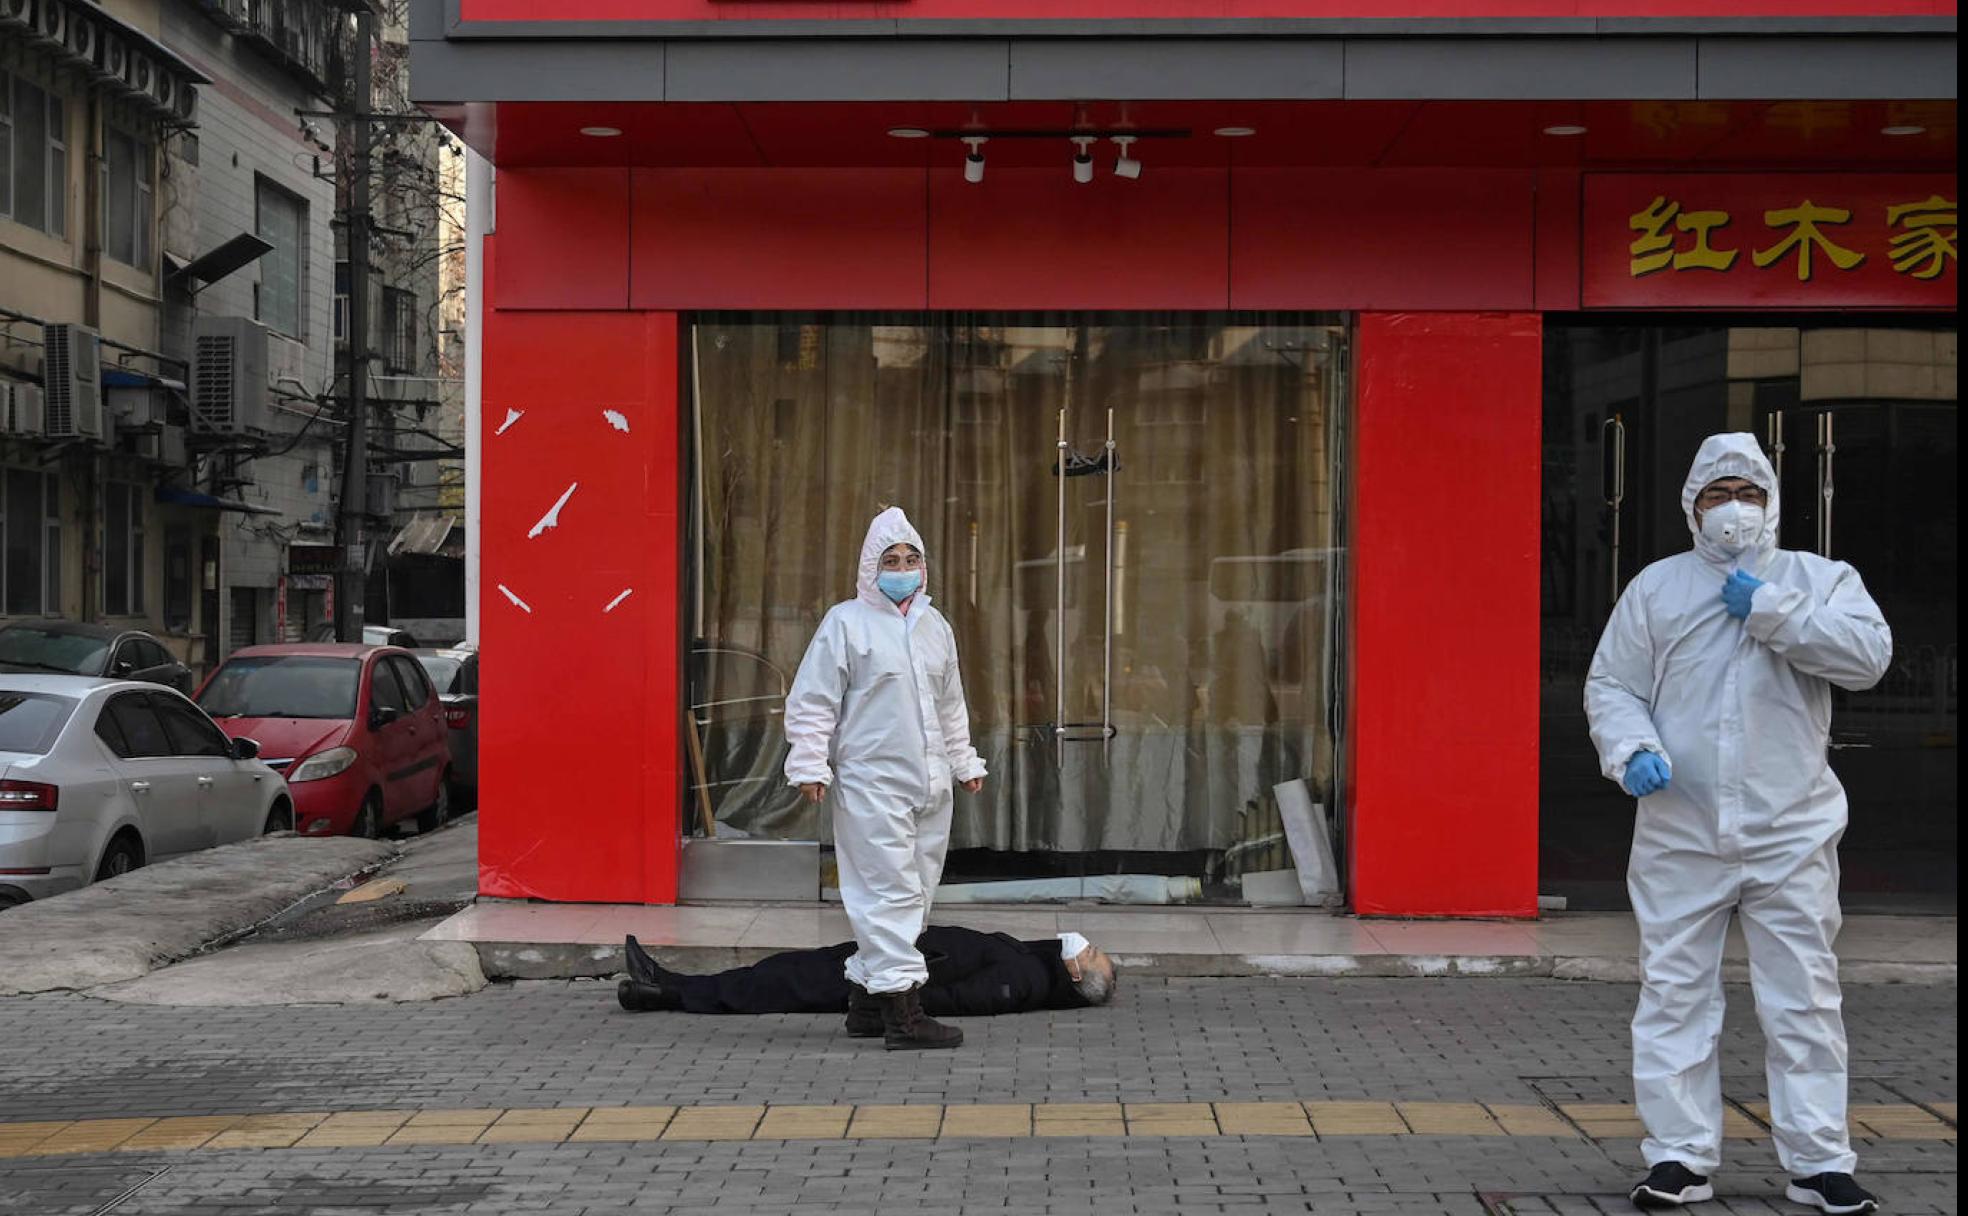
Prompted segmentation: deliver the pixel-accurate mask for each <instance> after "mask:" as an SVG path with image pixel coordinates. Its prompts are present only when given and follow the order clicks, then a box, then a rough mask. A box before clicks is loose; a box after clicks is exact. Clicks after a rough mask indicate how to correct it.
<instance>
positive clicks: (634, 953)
mask: <svg viewBox="0 0 1968 1216" xmlns="http://www.w3.org/2000/svg"><path fill="white" fill-rule="evenodd" d="M622 957H623V959H625V960H626V961H627V962H628V968H629V978H630V979H632V980H640V981H642V982H643V983H645V984H660V983H662V982H663V969H662V968H661V967H660V966H658V965H657V963H656V960H655V959H654V958H651V957H650V955H649V951H647V950H644V949H643V948H642V943H641V942H639V941H637V940H636V939H635V934H633V933H631V934H630V935H629V936H628V938H627V939H626V940H625V941H623V943H622Z"/></svg>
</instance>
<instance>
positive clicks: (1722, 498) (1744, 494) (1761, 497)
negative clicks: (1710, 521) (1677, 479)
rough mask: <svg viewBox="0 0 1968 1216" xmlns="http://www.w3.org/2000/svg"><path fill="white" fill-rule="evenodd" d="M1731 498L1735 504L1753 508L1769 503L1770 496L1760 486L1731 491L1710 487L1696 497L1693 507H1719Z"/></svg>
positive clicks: (1743, 487)
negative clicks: (1744, 504) (1743, 504)
mask: <svg viewBox="0 0 1968 1216" xmlns="http://www.w3.org/2000/svg"><path fill="white" fill-rule="evenodd" d="M1732 498H1733V499H1735V500H1736V501H1737V502H1745V503H1748V504H1749V505H1751V506H1753V507H1760V506H1764V505H1765V504H1767V503H1768V502H1769V501H1770V496H1769V495H1768V494H1767V493H1765V492H1764V490H1763V487H1762V486H1738V487H1736V488H1735V489H1733V490H1731V489H1728V488H1726V487H1718V486H1710V487H1709V488H1708V489H1706V490H1703V491H1702V492H1701V493H1700V494H1698V495H1696V497H1695V505H1696V506H1698V507H1719V506H1721V505H1722V504H1723V503H1725V502H1728V501H1729V500H1730V499H1732Z"/></svg>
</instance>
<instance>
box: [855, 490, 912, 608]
mask: <svg viewBox="0 0 1968 1216" xmlns="http://www.w3.org/2000/svg"><path fill="white" fill-rule="evenodd" d="M903 544H908V545H914V546H915V547H916V552H918V553H920V554H922V555H923V581H922V586H921V587H919V588H917V590H916V596H917V597H918V599H919V601H920V602H922V603H928V602H929V550H927V549H925V548H923V542H922V534H921V533H919V532H917V531H916V529H915V525H913V524H911V523H910V522H909V517H908V516H907V515H904V514H903V513H902V508H901V507H890V508H888V509H887V510H886V511H883V512H882V513H881V514H880V515H877V516H875V519H874V522H873V523H870V524H869V525H868V539H866V540H864V541H862V542H861V566H860V568H859V570H858V571H857V572H856V574H855V576H854V593H855V595H856V597H858V598H859V599H860V600H861V601H862V602H863V603H867V604H872V605H874V606H875V607H877V608H886V609H888V610H889V611H890V612H899V611H900V609H899V608H897V607H896V606H895V604H894V603H893V602H891V601H890V600H889V598H888V597H887V596H885V595H883V594H882V593H881V588H880V587H878V586H876V585H875V576H876V575H878V574H880V573H881V558H882V554H883V553H886V552H887V551H888V549H889V547H890V546H891V545H903Z"/></svg>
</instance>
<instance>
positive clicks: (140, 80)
mask: <svg viewBox="0 0 1968 1216" xmlns="http://www.w3.org/2000/svg"><path fill="white" fill-rule="evenodd" d="M156 75H157V65H156V64H154V63H152V62H151V61H150V56H148V55H138V54H132V55H131V56H130V71H129V73H128V74H127V75H125V76H124V77H123V83H124V84H127V85H129V86H130V87H131V88H132V89H135V90H136V91H137V92H139V93H148V92H150V89H151V84H152V78H153V77H155V76H156Z"/></svg>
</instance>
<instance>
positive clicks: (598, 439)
mask: <svg viewBox="0 0 1968 1216" xmlns="http://www.w3.org/2000/svg"><path fill="white" fill-rule="evenodd" d="M1031 7H1032V10H1033V11H1031V12H1023V11H1014V9H1013V8H1012V7H1011V6H1004V5H991V4H979V3H976V0H909V2H906V3H887V4H829V5H823V6H822V5H812V4H808V3H799V2H789V3H737V2H734V0H639V2H631V0H571V2H569V3H564V4H561V5H559V6H556V7H555V9H554V16H553V18H552V19H542V18H541V17H539V16H538V14H537V6H534V5H530V4H519V3H515V2H513V0H450V2H449V3H448V4H446V5H445V6H442V10H441V17H442V20H441V21H440V20H439V15H440V14H439V12H438V11H437V10H439V6H431V8H432V10H433V12H431V13H427V14H425V15H424V17H423V18H422V20H423V27H422V28H421V29H418V30H414V31H413V36H414V37H415V38H416V39H417V41H416V42H415V43H414V46H415V48H416V50H415V55H416V58H415V59H413V91H415V92H416V94H417V96H418V97H419V99H420V100H422V101H423V102H424V103H425V104H426V105H427V106H429V107H430V108H431V109H432V110H433V111H434V112H435V113H437V114H438V115H439V116H440V117H442V118H444V119H445V121H447V122H448V123H450V124H451V125H453V127H454V129H456V130H458V131H459V132H460V133H461V134H462V135H463V136H464V137H465V138H466V139H467V141H468V142H469V143H471V145H472V146H473V147H474V148H475V149H476V150H477V151H479V152H480V153H481V154H483V155H485V156H486V157H488V158H489V159H490V160H492V161H493V162H494V163H495V164H496V166H497V179H496V180H497V192H496V211H495V216H494V220H493V222H492V224H491V233H490V235H488V236H487V237H486V238H485V240H484V266H485V268H486V273H485V279H484V283H485V286H484V292H483V295H482V300H483V304H484V311H483V326H484V328H483V347H482V348H483V352H484V353H483V356H482V357H483V373H482V375H483V380H482V384H483V389H482V403H481V408H480V417H481V421H482V431H481V432H480V436H479V441H480V443H481V445H482V446H481V451H482V456H481V465H480V468H481V477H482V491H481V493H482V504H483V505H482V515H481V518H480V520H479V521H477V523H476V525H475V531H476V533H477V535H478V536H479V537H480V538H481V546H482V549H481V557H480V562H481V565H480V570H481V573H480V581H481V586H482V589H483V591H482V598H481V614H482V615H481V619H480V642H481V645H482V646H483V648H484V649H485V651H487V652H488V657H489V661H488V663H487V668H486V672H485V675H484V683H485V688H484V690H483V703H484V706H485V709H484V716H483V720H482V723H481V731H482V737H483V743H484V747H483V750H482V757H483V759H482V764H483V765H484V768H485V772H484V776H483V778H482V784H481V789H482V791H483V794H482V798H483V803H482V815H481V829H480V830H481V835H480V851H481V852H480V867H481V883H480V886H481V891H482V892H483V893H484V894H486V895H491V896H502V897H513V898H540V899H550V900H570V901H611V902H613V901H620V902H646V903H669V902H674V901H675V900H676V898H677V894H678V867H679V857H680V855H681V851H682V839H683V837H684V836H685V835H686V834H688V833H689V832H690V831H691V830H692V828H693V826H694V820H695V815H696V812H695V808H694V802H693V796H692V792H691V791H692V788H693V778H692V772H693V762H694V761H693V757H692V755H691V749H692V747H693V746H695V745H697V743H699V742H701V741H693V740H691V739H688V738H686V736H685V733H684V731H683V730H680V729H678V727H677V723H679V722H681V721H682V720H683V706H684V704H685V701H686V698H687V696H688V695H689V694H688V693H687V690H686V687H685V686H686V684H687V682H688V679H689V675H688V671H689V661H690V660H689V659H688V658H687V657H686V656H688V655H690V654H692V653H693V647H695V646H698V645H699V644H700V642H699V640H698V639H699V636H700V634H701V622H699V623H692V622H691V621H690V620H689V619H688V617H689V616H690V606H689V605H690V600H691V597H692V595H693V590H692V587H693V577H695V578H697V579H701V578H702V577H703V573H702V569H701V563H702V558H701V555H700V556H699V557H698V558H696V559H693V556H692V551H691V550H692V546H693V545H694V544H695V545H701V544H702V543H703V538H702V533H701V531H693V529H694V528H696V529H701V527H702V525H701V523H697V522H693V511H696V510H700V508H697V507H694V506H693V502H692V498H691V494H690V492H689V490H688V487H689V486H691V485H693V484H697V485H701V484H702V483H701V479H699V478H698V474H697V473H696V471H695V466H696V465H697V464H698V463H701V462H703V461H706V460H712V461H714V460H716V459H717V457H716V456H715V455H714V454H713V455H710V456H706V455H703V454H702V453H701V452H700V451H699V448H698V446H693V442H692V434H693V426H698V425H701V422H698V423H693V409H692V401H693V397H692V393H693V392H694V391H697V390H695V389H693V383H694V381H693V369H695V368H698V367H699V366H700V365H701V362H702V359H703V356H702V354H701V353H698V352H694V350H693V348H694V347H696V346H697V343H696V341H695V339H694V338H693V328H692V327H693V326H694V325H702V324H703V323H704V318H707V317H715V316H718V315H722V314H735V313H743V314H748V315H781V316H797V317H801V318H806V319H807V320H809V321H811V322H812V323H813V324H814V325H815V326H824V325H825V324H827V323H828V318H845V317H849V316H857V315H870V316H880V317H885V318H891V319H893V318H935V317H947V316H977V315H985V316H1006V317H1009V316H1020V317H1031V316H1039V317H1042V318H1043V317H1060V316H1067V315H1073V316H1079V315H1095V316H1098V317H1100V318H1103V319H1104V320H1103V323H1107V322H1112V321H1113V320H1114V319H1116V318H1126V317H1128V316H1132V315H1139V314H1145V313H1154V314H1184V315H1208V316H1217V317H1229V318H1232V319H1233V320H1235V319H1237V318H1244V317H1253V316H1259V315H1276V314H1288V315H1291V316H1296V317H1304V316H1309V315H1311V314H1321V315H1329V314H1340V315H1342V316H1343V318H1344V320H1343V322H1342V323H1341V326H1340V327H1341V328H1342V329H1343V330H1344V333H1345V341H1346V343H1347V350H1348V356H1347V361H1346V367H1345V384H1346V386H1347V387H1346V391H1345V401H1346V410H1345V417H1344V427H1345V445H1344V449H1343V450H1344V477H1343V487H1344V488H1343V492H1342V495H1341V496H1342V498H1343V502H1342V503H1341V504H1340V507H1339V509H1338V510H1337V512H1336V514H1337V515H1338V516H1340V517H1343V520H1344V526H1343V532H1342V533H1341V535H1340V537H1339V543H1338V544H1337V545H1335V546H1334V547H1335V548H1336V549H1339V550H1343V552H1344V554H1345V562H1344V567H1343V579H1342V580H1341V581H1340V582H1338V583H1336V584H1335V585H1336V586H1339V587H1343V589H1344V590H1343V595H1344V608H1343V613H1341V614H1340V616H1338V617H1335V619H1336V620H1339V621H1341V622H1342V623H1341V624H1340V625H1339V626H1336V627H1337V628H1340V629H1341V630H1342V634H1341V636H1342V638H1343V642H1342V645H1341V650H1340V653H1341V654H1342V656H1343V659H1342V661H1338V662H1336V663H1335V665H1334V667H1333V668H1332V670H1331V672H1330V674H1331V676H1332V678H1333V679H1334V680H1335V681H1336V682H1338V684H1339V687H1338V688H1336V689H1335V690H1334V691H1333V693H1332V696H1333V698H1334V702H1333V703H1334V704H1336V705H1338V706H1340V707H1341V708H1342V710H1343V714H1344V723H1343V729H1341V728H1336V729H1335V730H1334V733H1333V736H1332V738H1333V739H1335V740H1338V741H1339V743H1338V746H1339V747H1340V748H1341V750H1342V751H1343V756H1341V757H1339V758H1336V759H1335V760H1334V762H1333V767H1334V770H1335V771H1336V772H1337V773H1339V774H1342V775H1340V776H1335V777H1333V779H1332V786H1331V789H1332V796H1333V797H1334V798H1335V799H1336V800H1337V805H1338V806H1339V807H1340V808H1341V815H1340V817H1339V818H1340V820H1341V825H1340V826H1341V829H1342V830H1341V832H1340V838H1341V840H1342V841H1343V851H1344V860H1343V868H1344V871H1345V875H1346V896H1347V902H1348V904H1349V906H1350V907H1351V908H1352V909H1353V910H1355V911H1356V912H1358V913H1360V914H1363V915H1409V916H1514V917H1524V916H1533V915H1535V914H1536V911H1537V896H1538V893H1539V889H1540V888H1539V874H1538V845H1539V822H1538V816H1539V714H1540V683H1539V678H1540V633H1539V597H1540V590H1539V579H1540V560H1539V554H1540V546H1541V544H1542V542H1543V536H1542V532H1541V529H1542V526H1543V525H1542V522H1541V517H1540V508H1539V503H1540V485H1541V481H1542V479H1543V478H1544V476H1545V472H1544V466H1543V463H1542V449H1541V444H1542V442H1543V441H1542V438H1541V409H1540V401H1541V395H1542V392H1543V379H1544V374H1545V373H1544V332H1545V327H1546V324H1547V318H1549V317H1552V316H1554V315H1561V314H1562V315H1577V314H1582V313H1590V312H1593V311H1605V312H1609V313H1642V312H1650V311H1654V310H1686V311H1695V310H1700V311H1703V312H1708V313H1714V312H1721V311H1730V310H1760V311H1765V312H1767V311H1770V310H1782V311H1784V312H1786V313H1806V314H1808V313H1828V314H1829V313H1839V314H1852V313H1855V312H1860V311H1866V310H1871V311H1877V312H1879V313H1881V314H1885V313H1892V314H1898V315H1905V314H1909V313H1940V314H1945V313H1949V312H1951V311H1952V310H1953V309H1954V307H1955V303H1954V300H1955V293H1956V277H1955V276H1956V270H1955V263H1954V256H1953V253H1952V246H1951V244H1950V242H1951V241H1952V240H1953V223H1954V218H1953V208H1954V202H1953V200H1954V199H1955V198H1956V195H1955V176H1954V174H1955V161H1954V151H1953V144H1954V101H1953V87H1954V86H1953V66H1952V57H1953V46H1954V34H1953V29H1954V25H1953V22H1954V7H1953V5H1952V4H1940V3H1932V2H1928V0H1902V2H1900V3H1835V2H1829V0H1825V2H1812V3H1806V2H1802V0H1796V2H1779V0H1746V2H1741V3H1733V4H1729V5H1727V6H1723V7H1726V8H1727V9H1728V12H1729V16H1727V17H1719V16H1718V15H1717V13H1716V9H1717V7H1718V6H1716V5H1713V4H1705V5H1685V4H1674V3H1646V2H1645V0H1631V2H1628V3H1623V4H1610V5H1579V4H1577V3H1535V2H1529V0H1527V2H1524V3H1495V2H1492V3H1482V4H1470V3H1465V2H1463V0H1457V2H1455V3H1442V4H1418V5H1409V6H1405V7H1406V9H1407V10H1409V11H1405V12H1403V13H1402V14H1401V15H1399V16H1394V15H1390V14H1389V13H1388V12H1387V11H1386V10H1385V9H1384V8H1383V9H1376V10H1375V13H1374V14H1373V15H1372V17H1371V19H1369V18H1367V17H1365V16H1363V14H1362V13H1360V12H1357V11H1353V9H1351V8H1349V7H1348V6H1343V5H1335V4H1330V3H1320V2H1319V0H1272V2H1270V3H1264V4H1246V3H1230V4H1214V5H1208V6H1200V5H1189V4H1166V5H1162V4H1154V3H1149V2H1147V0H1134V2H1133V3H1116V2H1113V0H1082V2H1080V3H1077V4H1069V5H1060V4H1053V5H1046V6H1031ZM1040 9H1043V10H1044V11H1043V12H1040V11H1039V10H1040ZM1943 59H1944V60H1945V67H1943V66H1942V62H1943ZM1914 128H1918V130H1913V129H1914ZM584 130H585V131H586V132H588V133H586V134H584V133H583V132H584ZM898 131H900V132H902V133H903V134H902V135H898V134H896V132H898ZM607 132H614V134H608V133H607ZM914 132H921V133H923V137H921V138H914V137H910V136H911V133H914ZM1132 132H1141V133H1143V134H1141V135H1140V136H1139V137H1137V138H1135V139H1134V141H1133V142H1132V143H1131V144H1129V143H1122V144H1119V145H1115V144H1113V142H1112V141H1113V137H1114V136H1115V135H1116V134H1121V135H1124V136H1125V135H1128V134H1129V133H1132ZM1888 132H1897V133H1895V134H1888ZM1075 134H1085V135H1087V136H1088V138H1089V140H1090V141H1091V143H1090V144H1087V143H1083V144H1079V145H1076V144H1074V143H1073V142H1072V137H1073V136H1074V135H1075ZM966 136H968V137H970V138H972V139H976V138H979V137H981V138H982V139H983V141H984V142H983V143H981V144H977V143H971V144H966V143H965V142H964V139H965V138H966ZM1088 147H1091V148H1093V149H1094V150H1096V151H1097V153H1098V156H1099V161H1098V165H1097V169H1098V171H1097V172H1096V173H1094V174H1093V176H1092V178H1091V180H1086V181H1081V180H1076V179H1075V176H1074V174H1073V173H1072V171H1071V166H1070V157H1071V156H1072V154H1073V153H1074V151H1075V149H1076V148H1088ZM1117 148H1118V152H1119V154H1123V155H1125V154H1129V153H1132V155H1133V156H1135V157H1137V158H1138V159H1139V161H1140V162H1141V164H1142V171H1141V172H1140V174H1139V176H1138V177H1124V176H1120V175H1117V174H1115V173H1113V172H1112V171H1111V165H1112V162H1113V158H1114V157H1115V155H1116V149H1117ZM971 149H977V150H981V151H982V152H983V154H984V156H985V158H986V162H987V167H986V168H985V170H984V172H983V174H982V179H981V180H979V181H971V180H967V179H966V174H965V169H964V156H965V154H966V152H967V150H971ZM1929 271H1932V273H1928V272H1929ZM820 340H823V341H824V340H825V339H824V338H823V339H820ZM788 366H791V364H790V363H789V364H788ZM767 396H768V397H769V396H770V394H769V393H768V394H767ZM1063 425H1064V424H1063V423H1062V426H1063ZM1111 425H1112V424H1111V422H1110V423H1109V426H1110V428H1111ZM1110 434H1111V430H1110ZM1061 486H1062V488H1061V491H1060V492H1061V494H1062V495H1063V494H1064V493H1065V490H1064V488H1063V487H1064V482H1063V481H1062V482H1061ZM1236 492H1237V491H1236V489H1235V488H1234V487H1222V488H1221V489H1220V491H1219V493H1221V494H1234V493H1236ZM1062 501H1063V500H1062ZM905 505H907V504H905ZM1060 513H1061V515H1062V516H1063V515H1064V513H1065V507H1064V506H1063V505H1062V506H1061V508H1060ZM1060 536H1061V541H1062V543H1060V544H1059V545H1058V546H1057V550H1056V551H1057V553H1058V554H1059V558H1060V561H1061V562H1062V563H1063V562H1064V560H1065V556H1064V555H1065V552H1066V548H1067V546H1066V545H1065V544H1064V543H1063V542H1064V537H1065V525H1064V524H1062V525H1061V532H1060ZM1110 542H1111V536H1110ZM1032 552H1034V553H1041V552H1042V551H1041V550H1037V549H1035V550H1033V551H1032ZM1091 552H1092V550H1090V549H1089V550H1088V553H1089V554H1091ZM693 560H696V561H698V563H699V564H698V565H697V566H693V564H692V562H693ZM931 560H932V563H934V562H936V561H937V560H938V558H937V556H936V555H935V554H932V559H931ZM1109 560H1110V561H1111V558H1110V559H1109ZM1061 570H1062V573H1061V575H1060V577H1061V578H1062V579H1063V578H1064V577H1065V576H1064V574H1063V571H1064V566H1063V565H1062V566H1061ZM693 571H696V573H695V575H694V576H693ZM845 576H846V572H845V570H844V569H843V571H842V577H845ZM1111 585H1112V584H1111V583H1110V587H1111ZM843 592H844V589H843ZM1061 603H1062V604H1063V603H1064V593H1063V592H1062V593H1061ZM1107 611H1108V615H1109V624H1108V625H1107V630H1108V633H1107V642H1108V645H1109V648H1110V649H1111V647H1112V644H1113V629H1114V627H1113V625H1112V624H1111V617H1112V612H1113V606H1112V603H1111V592H1110V600H1109V602H1108V608H1107ZM700 615H701V612H700ZM1057 628H1058V629H1059V631H1060V632H1061V633H1062V634H1063V633H1064V631H1065V625H1064V624H1063V623H1060V624H1058V625H1057ZM1065 653H1066V652H1065V648H1064V644H1063V643H1061V649H1060V654H1061V657H1062V660H1063V659H1064V656H1065ZM980 661H982V662H989V658H988V656H983V655H971V654H967V655H966V659H965V662H966V677H967V679H969V678H974V676H973V671H974V669H975V668H976V667H977V666H978V665H979V663H980ZM1110 664H1111V660H1110ZM1060 670H1061V672H1062V673H1063V671H1064V667H1063V666H1062V667H1061V669H1060ZM1219 670H1220V669H1219ZM1060 678H1061V679H1062V680H1063V678H1064V677H1063V674H1062V675H1061V676H1060ZM1217 678H1218V679H1221V678H1222V677H1221V676H1220V675H1219V676H1218V677H1217ZM1042 692H1043V690H1042ZM1043 695H1049V694H1043ZM1227 695H1228V694H1227V693H1226V692H1225V691H1222V690H1219V691H1217V692H1216V693H1215V697H1216V699H1217V701H1219V702H1222V701H1225V700H1227ZM1060 703H1061V705H1062V706H1063V705H1064V704H1065V696H1064V694H1063V693H1061V695H1060ZM1064 717H1065V716H1064V715H1060V718H1059V721H1062V722H1063V720H1064ZM543 757H549V758H551V759H548V760H546V761H544V762H543ZM696 763H699V764H700V765H701V762H696ZM1309 763H1310V762H1309V761H1308V764H1309ZM1282 775H1289V774H1284V773H1273V774H1271V775H1270V776H1266V777H1265V778H1264V780H1266V781H1268V780H1270V779H1271V777H1274V776H1282ZM702 783H703V781H702V777H701V773H700V774H699V775H698V780H697V781H696V782H695V784H702ZM1184 843H1185V844H1186V843H1187V840H1186V838H1185V840H1184Z"/></svg>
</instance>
